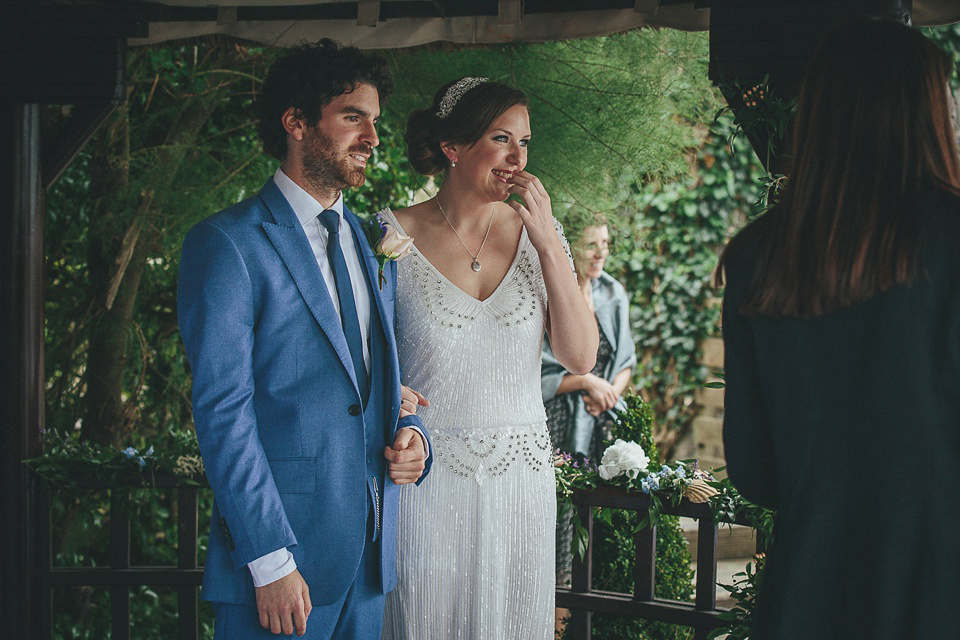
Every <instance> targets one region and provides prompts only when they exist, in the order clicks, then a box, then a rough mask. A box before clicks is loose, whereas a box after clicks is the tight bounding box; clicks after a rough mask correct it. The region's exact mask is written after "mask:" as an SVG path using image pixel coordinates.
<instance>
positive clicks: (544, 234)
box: [507, 171, 600, 374]
mask: <svg viewBox="0 0 960 640" xmlns="http://www.w3.org/2000/svg"><path fill="white" fill-rule="evenodd" d="M510 182H511V183H512V186H511V188H510V192H511V193H515V194H517V195H519V196H520V197H521V198H523V204H520V203H519V202H516V201H513V200H510V201H508V202H507V204H509V205H510V206H511V207H513V209H514V211H516V212H517V215H519V216H520V219H521V220H523V224H524V226H526V228H527V236H529V238H530V242H531V243H532V244H533V246H534V248H535V249H536V250H537V254H538V255H539V256H540V267H541V270H542V271H543V281H544V284H546V287H547V299H548V300H549V306H548V307H547V334H548V335H549V336H550V346H551V348H552V349H553V355H554V357H556V359H557V362H559V363H560V364H561V365H563V367H564V368H565V369H566V370H567V371H569V372H570V373H574V374H584V373H587V372H589V371H590V370H591V369H593V365H594V364H596V362H597V347H598V346H599V343H600V337H599V335H598V333H597V322H596V320H594V317H593V314H592V313H591V312H590V308H589V307H587V302H586V300H584V298H583V295H582V294H581V293H580V287H579V286H578V285H577V278H576V276H575V275H574V273H573V270H572V269H571V268H570V260H569V258H568V257H567V252H566V250H565V249H564V247H563V242H562V241H561V240H560V236H559V235H558V234H557V230H556V227H555V226H554V221H553V210H552V208H551V206H550V196H549V195H548V194H547V191H546V189H544V188H543V185H542V184H541V183H540V179H539V178H537V177H536V176H535V175H533V174H531V173H528V172H526V171H517V172H515V173H514V174H513V176H512V177H511V178H510Z"/></svg>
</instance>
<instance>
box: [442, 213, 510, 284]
mask: <svg viewBox="0 0 960 640" xmlns="http://www.w3.org/2000/svg"><path fill="white" fill-rule="evenodd" d="M436 201H437V207H438V208H439V209H440V215H441V216H443V221H444V222H446V223H447V226H449V227H450V228H451V229H453V233H454V234H455V235H456V236H457V240H459V241H460V244H461V245H462V246H463V249H464V251H466V252H467V254H469V255H470V257H471V258H473V262H472V263H470V268H471V269H473V270H474V271H480V252H481V251H483V245H485V244H487V236H489V235H490V227H492V226H493V215H494V213H496V212H491V213H490V220H489V222H487V232H486V233H485V234H483V241H482V242H481V243H480V248H479V249H477V253H476V254H474V253H473V252H472V251H470V249H468V248H467V243H465V242H464V241H463V238H461V237H460V232H459V231H457V229H456V227H454V226H453V225H452V224H450V219H449V218H447V214H446V213H445V212H444V210H443V207H442V206H441V205H440V198H436Z"/></svg>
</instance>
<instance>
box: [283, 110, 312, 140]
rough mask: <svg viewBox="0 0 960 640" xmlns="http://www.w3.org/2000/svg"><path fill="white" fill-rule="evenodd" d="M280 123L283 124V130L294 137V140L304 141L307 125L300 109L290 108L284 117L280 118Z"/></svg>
mask: <svg viewBox="0 0 960 640" xmlns="http://www.w3.org/2000/svg"><path fill="white" fill-rule="evenodd" d="M280 122H281V123H282V124H283V129H284V130H285V131H286V132H287V134H288V135H290V136H292V137H293V139H294V140H303V136H304V134H305V133H306V129H307V123H306V121H305V120H304V117H303V114H302V113H301V112H300V110H299V109H297V108H296V107H290V108H289V109H287V110H286V111H284V112H283V115H282V116H280Z"/></svg>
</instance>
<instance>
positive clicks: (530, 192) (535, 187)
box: [507, 170, 566, 259]
mask: <svg viewBox="0 0 960 640" xmlns="http://www.w3.org/2000/svg"><path fill="white" fill-rule="evenodd" d="M507 182H508V183H509V184H510V188H509V189H508V191H509V192H510V193H512V194H515V195H518V196H520V197H521V198H522V199H523V203H522V204H521V203H520V202H517V201H516V200H507V204H508V205H510V206H511V207H512V208H513V210H514V211H516V212H517V215H519V216H520V219H521V220H523V226H525V227H526V228H527V235H528V236H529V237H530V243H531V244H532V245H533V247H534V248H535V249H536V250H537V253H539V254H540V256H541V259H542V258H543V256H544V253H545V252H550V251H560V252H561V253H563V254H564V255H565V254H566V251H565V250H564V248H563V243H562V242H560V236H558V235H557V230H556V227H555V226H554V222H553V208H552V207H551V205H550V195H549V194H548V193H547V190H546V189H544V187H543V183H541V182H540V178H538V177H537V176H535V175H533V174H532V173H529V172H528V171H523V170H518V171H514V172H513V175H512V176H510V177H509V178H507Z"/></svg>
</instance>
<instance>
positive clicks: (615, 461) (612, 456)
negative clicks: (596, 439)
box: [599, 440, 650, 480]
mask: <svg viewBox="0 0 960 640" xmlns="http://www.w3.org/2000/svg"><path fill="white" fill-rule="evenodd" d="M649 464H650V458H648V457H647V454H646V453H644V451H643V447H641V446H640V445H639V444H637V443H636V442H627V441H625V440H617V441H616V442H614V443H613V444H612V445H610V446H609V447H607V450H606V451H604V452H603V457H602V458H601V459H600V468H599V472H600V477H601V478H603V479H604V480H612V479H613V478H616V477H618V476H621V475H625V476H627V477H628V478H629V479H631V480H633V479H634V478H636V477H637V476H638V475H639V474H640V472H641V471H646V469H647V465H649Z"/></svg>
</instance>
